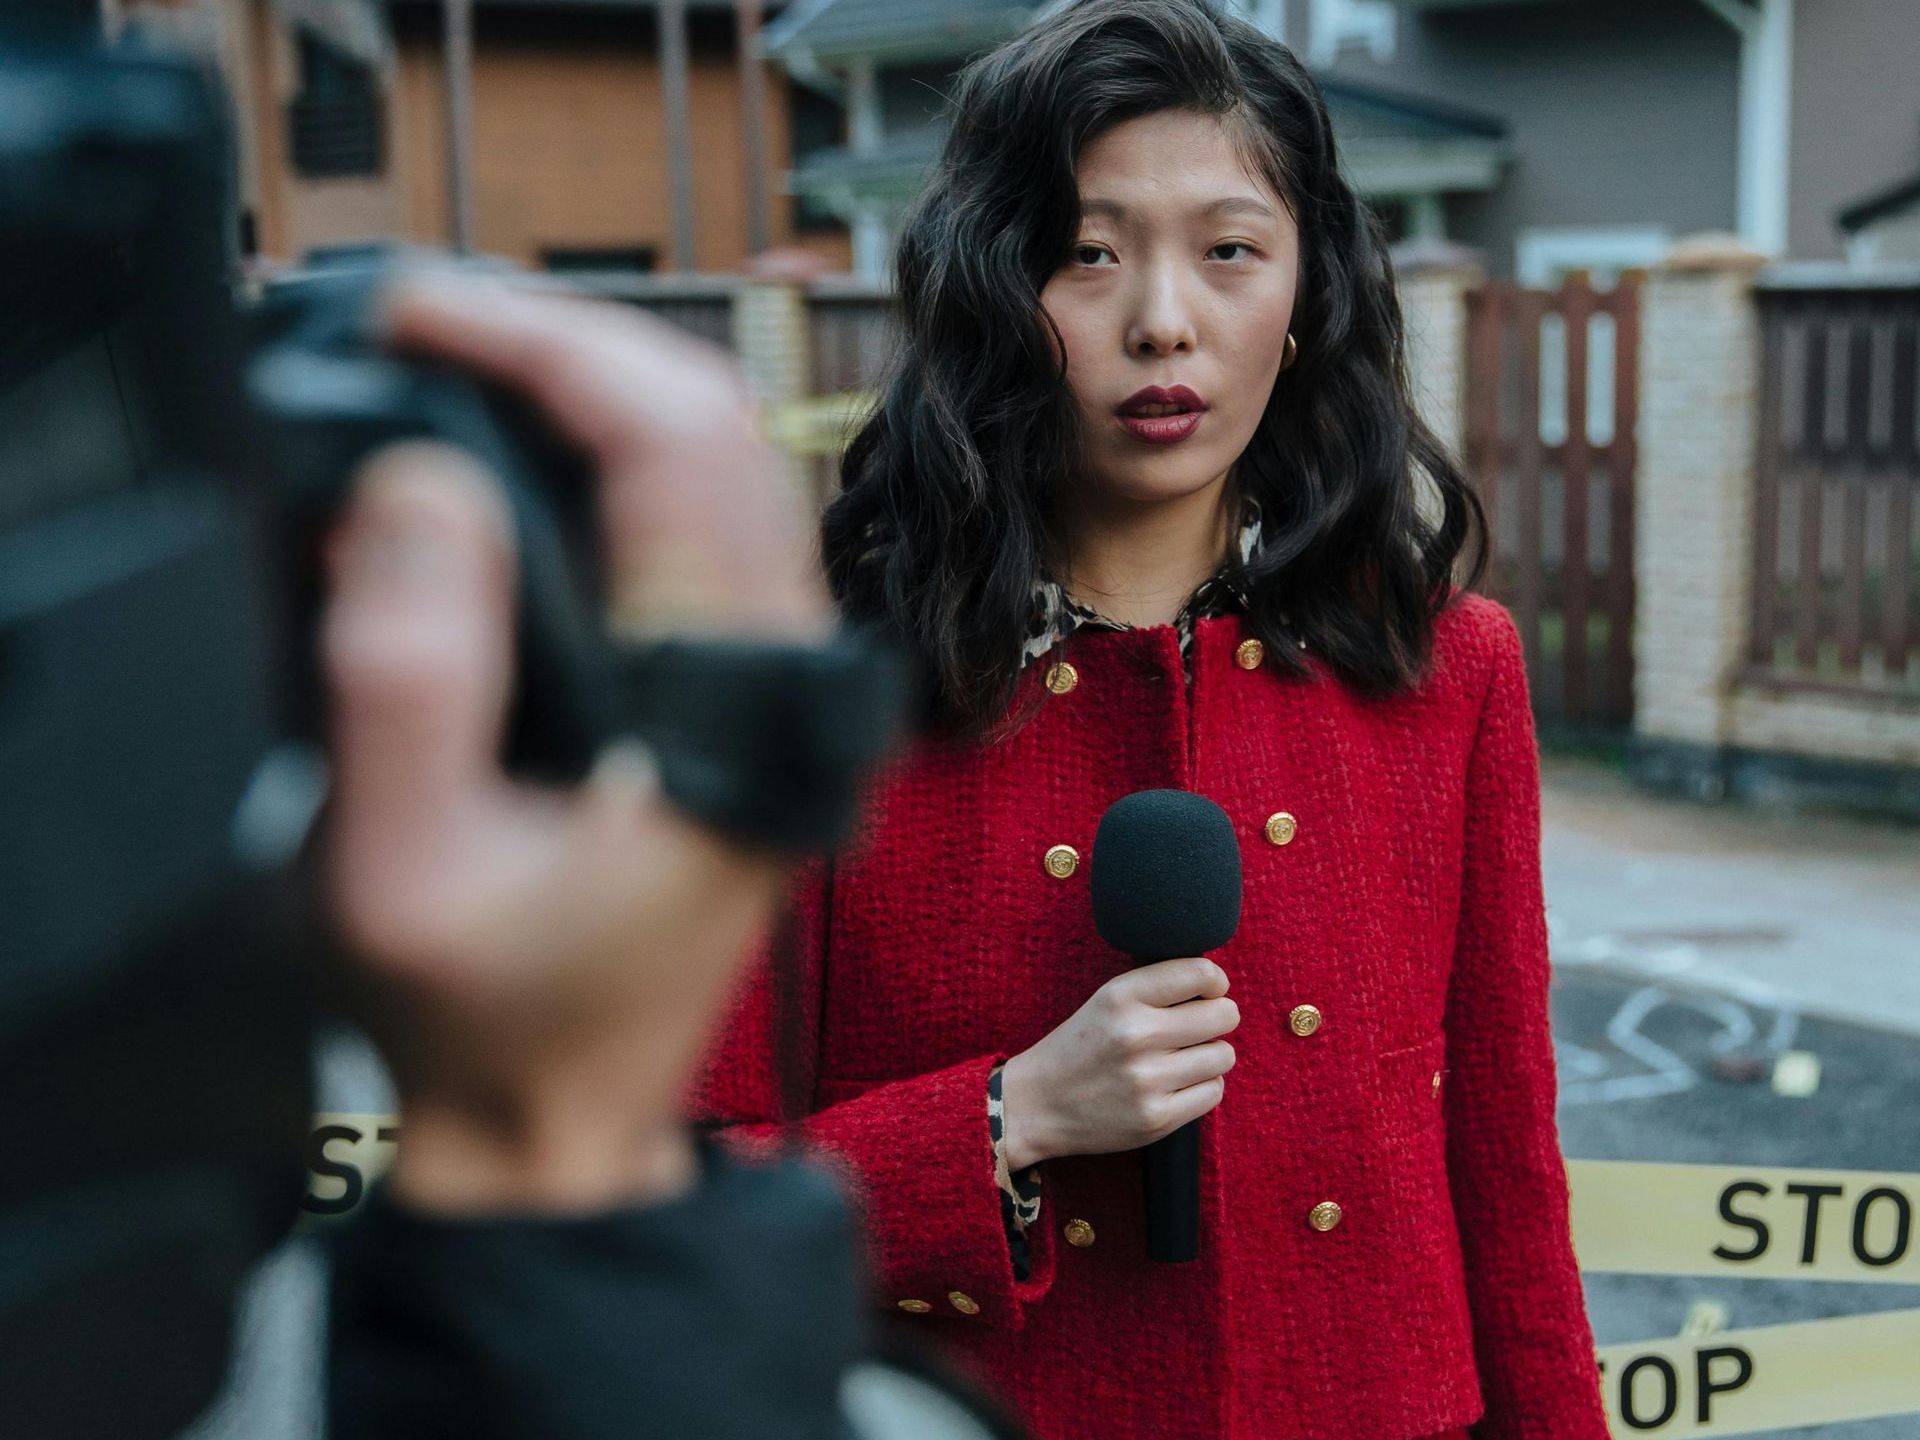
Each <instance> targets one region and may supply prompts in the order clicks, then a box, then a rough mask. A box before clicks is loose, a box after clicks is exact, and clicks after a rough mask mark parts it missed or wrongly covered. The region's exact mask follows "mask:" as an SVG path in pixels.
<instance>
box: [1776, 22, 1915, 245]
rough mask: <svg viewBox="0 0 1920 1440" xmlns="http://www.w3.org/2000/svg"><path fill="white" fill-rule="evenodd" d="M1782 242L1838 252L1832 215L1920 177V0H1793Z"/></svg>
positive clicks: (1840, 242) (1840, 241)
mask: <svg viewBox="0 0 1920 1440" xmlns="http://www.w3.org/2000/svg"><path fill="white" fill-rule="evenodd" d="M1793 50H1794V55H1793V82H1792V83H1793V138H1792V147H1793V149H1792V158H1791V160H1790V161H1789V167H1788V176H1787V183H1788V196H1789V208H1788V215H1787V228H1788V237H1789V242H1790V245H1791V249H1792V252H1793V254H1794V255H1795V256H1796V257H1799V258H1806V259H1826V258H1832V257H1837V256H1839V255H1840V254H1842V253H1843V250H1844V240H1843V237H1842V236H1841V234H1840V232H1839V230H1838V228H1837V227H1836V226H1835V225H1834V223H1833V217H1834V212H1835V211H1836V210H1840V209H1843V208H1845V207H1846V206H1848V205H1850V204H1852V203H1853V202H1854V201H1856V200H1859V199H1862V198H1864V197H1865V196H1867V195H1870V194H1873V193H1874V192H1875V191H1879V190H1885V189H1888V188H1889V187H1891V186H1893V185H1895V184H1897V183H1898V182H1900V181H1901V180H1905V179H1908V178H1910V177H1911V176H1913V175H1914V174H1915V173H1920V0H1799V3H1798V5H1797V6H1796V7H1795V13H1794V46H1793Z"/></svg>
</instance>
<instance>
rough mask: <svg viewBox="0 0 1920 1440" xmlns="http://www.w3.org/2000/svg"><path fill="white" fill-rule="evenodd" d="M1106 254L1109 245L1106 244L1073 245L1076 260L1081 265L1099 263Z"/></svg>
mask: <svg viewBox="0 0 1920 1440" xmlns="http://www.w3.org/2000/svg"><path fill="white" fill-rule="evenodd" d="M1106 254H1107V247H1106V246H1104V245H1076V246H1074V247H1073V258H1074V261H1075V263H1077V264H1080V265H1098V264H1099V263H1100V261H1101V258H1102V257H1103V256H1105V255H1106Z"/></svg>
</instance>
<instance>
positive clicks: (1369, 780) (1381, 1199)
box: [694, 595, 1607, 1440]
mask: <svg viewBox="0 0 1920 1440" xmlns="http://www.w3.org/2000/svg"><path fill="white" fill-rule="evenodd" d="M1247 642H1248V634H1247V631H1246V629H1245V625H1244V621H1243V620H1242V619H1241V618H1240V617H1239V616H1237V615H1234V616H1222V617H1217V618H1212V619H1204V620H1201V621H1199V622H1198V625H1197V630H1196V634H1195V636H1194V640H1193V650H1194V653H1193V678H1192V682H1191V685H1190V686H1189V684H1188V683H1187V681H1186V679H1185V676H1184V673H1183V667H1182V661H1181V656H1180V653H1179V648H1178V644H1177V640H1176V637H1175V633H1174V631H1173V629H1172V627H1169V626H1155V627H1147V628H1143V629H1139V630H1133V631H1126V632H1114V633H1101V632H1081V633H1079V634H1076V635H1075V636H1074V637H1073V638H1072V639H1071V640H1070V641H1069V642H1068V653H1067V659H1068V660H1069V662H1070V663H1071V664H1072V666H1073V667H1074V671H1075V674H1076V676H1077V679H1076V681H1075V683H1073V684H1072V686H1071V688H1070V689H1068V688H1066V682H1065V677H1064V676H1062V675H1055V676H1054V677H1053V679H1054V685H1053V686H1050V687H1048V688H1049V690H1053V689H1056V688H1057V689H1065V691H1066V693H1049V694H1048V695H1047V698H1046V700H1045V702H1044V705H1043V707H1042V708H1041V710H1040V711H1039V713H1038V715H1037V717H1036V718H1035V719H1034V720H1032V721H1031V722H1030V723H1029V724H1028V725H1027V726H1026V727H1025V728H1024V729H1022V730H1020V731H1018V732H1017V733H1015V734H1014V735H1013V736H1012V737H1011V738H1008V739H1006V740H1003V741H1000V742H998V743H996V744H994V745H991V746H980V745H962V744H952V743H947V742H935V741H924V742H921V743H920V744H919V745H918V746H916V747H915V748H914V749H913V750H911V751H910V752H909V753H908V754H906V755H905V756H904V757H903V758H901V759H900V760H899V761H897V762H896V763H895V764H893V765H892V766H891V767H890V768H889V769H888V770H887V771H886V772H885V773H884V774H883V775H882V776H881V777H879V780H878V782H877V784H876V786H875V789H874V796H873V804H872V807H871V810H870V819H869V825H868V828H867V831H866V833H865V834H864V835H863V836H862V838H861V839H860V840H859V841H858V842H857V843H856V844H855V846H853V847H851V848H850V849H849V851H848V852H847V853H845V854H843V855H842V857H841V858H840V860H839V862H838V863H837V864H836V866H835V867H834V870H833V872H832V874H831V877H830V878H828V877H827V876H826V875H825V874H824V873H823V872H822V871H821V870H819V869H815V870H813V871H810V872H808V873H807V874H806V875H805V876H804V877H803V878H802V880H801V881H800V883H799V884H798V886H797V887H796V891H795V898H796V905H797V913H798V934H799V947H798V948H799V951H800V954H801V962H802V963H801V973H800V974H799V976H798V977H797V990H798V996H799V1003H800V1010H801V1013H802V1014H803V1016H804V1017H805V1019H806V1021H807V1023H808V1024H809V1025H810V1026H811V1034H810V1036H808V1037H807V1043H808V1044H810V1046H811V1048H812V1050H813V1055H814V1058H815V1063H816V1067H817V1079H816V1088H815V1094H814V1098H813V1113H812V1115H811V1117H810V1118H809V1119H808V1120H807V1122H806V1130H807V1132H808V1134H809V1137H810V1138H811V1140H812V1141H813V1142H815V1143H817V1145H818V1146H819V1147H820V1148H821V1149H822V1150H823V1151H824V1152H825V1153H826V1154H827V1155H828V1156H829V1157H830V1158H833V1159H836V1160H837V1161H839V1162H841V1163H842V1164H843V1165H844V1167H845V1169H846V1171H847V1172H848V1174H849V1175H850V1177H851V1180H852V1183H853V1185H854V1188H855V1189H856V1191H857V1193H858V1194H859V1196H860V1197H861V1198H862V1200H863V1202H864V1206H865V1210H866V1219H867V1223H868V1232H869V1235H870V1237H871V1244H872V1250H873V1262H874V1271H875V1277H876V1281H877V1284H878V1286H879V1290H880V1297H879V1298H880V1299H881V1301H882V1303H884V1304H887V1305H889V1306H896V1305H897V1306H898V1307H900V1308H901V1309H902V1310H905V1311H906V1312H907V1313H908V1314H909V1315H912V1316H914V1317H916V1319H915V1323H919V1324H923V1325H925V1326H926V1327H928V1329H929V1330H931V1331H934V1332H937V1333H938V1334H939V1335H940V1336H941V1337H942V1338H943V1339H945V1340H947V1341H949V1342H950V1344H951V1347H952V1351H953V1353H954V1354H955V1355H956V1357H957V1358H958V1359H960V1360H961V1361H962V1363H964V1364H967V1365H968V1366H970V1367H971V1368H972V1369H973V1370H974V1371H975V1372H976V1373H977V1374H978V1375H979V1376H980V1377H981V1378H982V1379H983V1380H985V1381H986V1382H987V1383H988V1384H989V1385H991V1386H992V1387H994V1388H995V1389H997V1390H998V1391H999V1392H1000V1393H1001V1394H1002V1395H1003V1396H1005V1397H1007V1398H1008V1399H1009V1400H1010V1401H1011V1402H1012V1403H1013V1405H1014V1406H1015V1408H1016V1409H1017V1410H1018V1411H1019V1412H1020V1413H1021V1414H1022V1415H1023V1416H1024V1417H1025V1418H1026V1420H1027V1421H1028V1423H1029V1424H1030V1425H1031V1426H1032V1427H1033V1428H1034V1430H1035V1432H1036V1433H1037V1434H1038V1435H1039V1436H1041V1437H1043V1440H1175V1437H1183V1440H1184V1437H1196V1440H1198V1437H1206V1440H1216V1437H1219V1440H1229V1437H1230V1440H1410V1437H1421V1436H1431V1435H1438V1434H1441V1433H1442V1432H1450V1431H1458V1430H1459V1429H1461V1428H1463V1427H1466V1426H1468V1425H1471V1426H1472V1427H1473V1429H1472V1433H1473V1434H1474V1436H1476V1437H1480V1440H1496V1437H1497V1440H1509V1437H1511V1440H1522V1437H1524V1440H1604V1437H1605V1436H1606V1433H1607V1431H1606V1424H1605V1421H1604V1419H1603V1417H1602V1411H1601V1404H1600V1398H1599V1383H1598V1377H1597V1371H1596V1367H1595V1362H1594V1350H1593V1339H1592V1335H1591V1332H1590V1330H1589V1327H1588V1323H1587V1318H1586V1313H1585V1309H1584V1303H1583V1298H1582V1292H1581V1287H1580V1279H1579V1275H1578V1274H1577V1272H1576V1269H1575V1265H1574V1258H1573V1252H1572V1247H1571V1244H1570V1240H1569V1235H1568V1225H1567V1189H1566V1178H1565V1170H1564V1167H1563V1164H1562V1161H1561V1156H1560V1148H1559V1143H1558V1137H1557V1135H1556V1132H1555V1127H1554V1087H1555V1081H1554V1069H1553V1052H1552V1047H1551V1042H1550V1039H1549V1035H1548V1024H1547V983H1548V970H1547V949H1546V931H1545V916H1544V909H1543V903H1542V897H1541V885H1540V853H1539V840H1540V836H1539V771H1538V758H1537V754H1536V750H1535V741H1534V733H1533V726H1532V718H1531V714H1530V711H1529V708H1528V701H1527V688H1526V673H1525V670H1524V668H1523V665H1522V657H1521V650H1520V645H1519V640H1518V636H1517V634H1516V631H1515V629H1514V626H1513V623H1512V620H1511V618H1510V617H1509V616H1508V614H1507V612H1506V611H1505V610H1504V609H1502V608H1501V607H1500V606H1499V605H1497V604H1495V603H1493V602H1492V601H1489V600H1486V599H1484V598H1481V597H1478V596H1472V595H1463V596H1460V597H1458V598H1457V599H1456V600H1455V602H1454V603H1453V604H1452V605H1451V606H1450V607H1449V608H1448V609H1447V611H1446V612H1445V613H1444V614H1443V615H1442V616H1441V618H1440V620H1439V622H1438V631H1437V636H1436V646H1435V659H1434V664H1433V667H1432V670H1431V672H1430V674H1429V677H1428V678H1427V680H1426V681H1425V682H1423V683H1422V685H1421V686H1420V687H1419V688H1417V689H1416V690H1414V691H1412V692H1409V693H1407V694H1404V695H1401V696H1397V697H1394V698H1391V699H1386V700H1368V699H1364V698H1361V697H1358V696H1356V695H1355V694H1354V693H1353V692H1351V691H1350V690H1349V689H1348V688H1347V687H1345V686H1344V685H1342V684H1340V683H1339V682H1338V681H1337V680H1336V679H1334V678H1333V676H1332V675H1331V673H1330V672H1329V671H1327V670H1325V669H1324V668H1322V667H1321V666H1319V665H1318V663H1317V662H1315V663H1314V671H1313V674H1312V676H1311V677H1310V678H1308V679H1305V680H1287V679H1284V678H1282V677H1281V676H1280V675H1279V673H1278V672H1277V671H1276V670H1275V669H1274V668H1273V667H1271V666H1269V665H1265V664H1263V663H1262V660H1261V655H1260V653H1259V646H1258V642H1254V643H1253V644H1252V645H1249V644H1248V643H1247ZM1046 670H1047V667H1046V666H1045V665H1035V666H1032V667H1029V670H1028V672H1027V675H1026V681H1027V683H1031V684H1033V685H1036V686H1037V685H1041V684H1042V683H1043V682H1044V680H1045V678H1046V674H1045V672H1046ZM1162 786H1173V787H1180V788H1184V789H1189V790H1195V791H1198V792H1199V793H1201V794H1203V795H1206V796H1208V797H1209V798H1211V799H1213V800H1215V801H1217V802H1218V803H1219V804H1220V805H1221V806H1223V807H1224V808H1225V809H1226V811H1227V813H1228V814H1229V815H1230V816H1231V817H1232V819H1233V821H1234V823H1235V826H1236V828H1237V829H1238V830H1239V832H1240V837H1241V855H1242V864H1243V871H1244V876H1245V901H1244V905H1243V909H1242V918H1241V923H1240V931H1239V934H1238V935H1237V936H1236V937H1235V939H1234V940H1233V942H1232V943H1231V944H1230V945H1228V946H1227V947H1226V948H1225V949H1223V950H1220V951H1217V952H1215V958H1216V959H1217V960H1218V961H1219V962H1220V963H1221V965H1222V966H1224V967H1225V969H1226V971H1227V973H1228V975H1229V976H1230V977H1231V979H1232V984H1233V995H1234V998H1235V999H1236V1000H1237V1001H1238V1002H1239V1006H1240V1013H1241V1017H1242V1018H1241V1024H1240V1029H1239V1030H1238V1032H1237V1033H1236V1034H1235V1035H1234V1036H1233V1037H1232V1039H1233V1042H1234V1045H1235V1048H1236V1050H1237V1052H1238V1056H1239V1060H1238V1064H1237V1065H1236V1067H1235V1069H1234V1071H1233V1073H1232V1074H1231V1075H1230V1076H1229V1077H1228V1080H1227V1088H1226V1098H1225V1100H1224V1102H1223V1103H1222V1104H1221V1106H1220V1107H1219V1109H1218V1110H1216V1111H1215V1112H1214V1113H1213V1114H1212V1115H1210V1116H1209V1117H1208V1118H1207V1119H1206V1120H1205V1121H1204V1122H1203V1127H1204V1138H1203V1144H1202V1167H1203V1170H1202V1192H1203V1194H1202V1215H1203V1225H1204V1227H1205V1228H1204V1233H1203V1241H1202V1256H1201V1258H1200V1259H1199V1260H1198V1261H1197V1262H1195V1263H1192V1264H1187V1265H1157V1264H1154V1263H1152V1262H1150V1261H1148V1260H1147V1259H1146V1256H1145V1243H1144V1237H1143V1224H1142V1213H1141V1200H1140V1178H1139V1175H1140V1172H1139V1160H1138V1157H1137V1156H1136V1155H1133V1154H1124V1155H1096V1156H1077V1157H1071V1158H1064V1159H1057V1160H1052V1161H1048V1162H1047V1163H1046V1164H1045V1165H1043V1166H1042V1167H1041V1171H1042V1174H1043V1176H1044V1182H1043V1195H1044V1206H1043V1210H1042V1214H1041V1220H1040V1222H1039V1223H1038V1224H1037V1225H1036V1226H1035V1228H1034V1231H1033V1233H1032V1235H1031V1237H1030V1238H1031V1253H1030V1263H1031V1274H1030V1277H1029V1278H1028V1279H1027V1280H1025V1281H1018V1280H1016V1279H1015V1276H1014V1274H1013V1270H1012V1266H1011V1261H1010V1258H1009V1253H1008V1248H1007V1240H1006V1235H1005V1232H1004V1230H1003V1228H1002V1222H1001V1211H1000V1205H999V1195H998V1191H997V1190H996V1188H995V1183H994V1169H993V1157H992V1153H991V1147H990V1142H989V1139H988V1133H987V1119H986V1113H985V1100H984V1097H985V1092H986V1085H987V1076H988V1073H989V1071H990V1070H991V1069H992V1067H993V1066H994V1065H996V1064H997V1063H999V1062H1000V1061H1002V1060H1004V1059H1005V1058H1006V1057H1008V1056H1010V1055H1012V1054H1015V1053H1017V1052H1019V1051H1020V1050H1023V1049H1025V1048H1026V1047H1027V1046H1029V1045H1031V1044H1033V1043H1034V1042H1035V1041H1036V1040H1038V1039H1040V1038H1041V1037H1042V1036H1043V1035H1045V1034H1046V1033H1047V1032H1048V1031H1049V1030H1050V1029H1052V1028H1053V1027H1054V1026H1055V1025H1057V1024H1058V1023H1059V1022H1060V1021H1061V1020H1063V1019H1064V1018H1066V1016H1068V1015H1069V1014H1071V1013H1072V1012H1073V1011H1074V1010H1075V1009H1077V1008H1078V1007H1079V1005H1080V1004H1081V1003H1082V1002H1083V1001H1084V1000H1085V999H1086V998H1087V997H1088V996H1089V995H1090V994H1092V993H1093V991H1094V990H1095V989H1097V988H1098V987H1099V986H1100V985H1101V984H1102V983H1103V982H1104V981H1106V980H1107V979H1109V978H1110V977H1111V976H1113V975H1114V974H1116V973H1117V972H1118V971H1119V970H1120V969H1121V968H1123V967H1124V966H1125V965H1126V964H1127V963H1128V962H1127V961H1126V959H1125V958H1124V957H1122V956H1121V955H1119V954H1118V953H1117V952H1115V951H1114V950H1112V949H1111V948H1109V947H1108V946H1107V945H1106V944H1105V943H1104V942H1103V941H1102V940H1101V939H1100V938H1099V936H1098V935H1097V934H1096V933H1095V931H1094V928H1093V922H1092V917H1091V912H1090V908H1089V903H1088V897H1087V866H1086V863H1085V857H1086V856H1087V855H1088V854H1089V853H1090V851H1091V848H1092V841H1093V834H1094V829H1095V826H1096V825H1097V824H1098V822H1099V819H1100V816H1101V813H1102V812H1103V811H1104V810H1105V809H1106V807H1107V806H1108V805H1109V804H1111V803H1112V802H1113V801H1115V800H1117V799H1119V798H1120V797H1121V796H1122V795H1125V794H1128V793H1129V792H1131V791H1134V790H1142V789H1148V788H1152V787H1162ZM1060 846H1069V847H1072V850H1073V851H1074V852H1077V855H1078V856H1079V857H1081V858H1080V862H1079V863H1078V864H1077V865H1076V864H1072V863H1071V862H1070V857H1068V856H1067V855H1066V852H1064V851H1061V850H1059V849H1057V848H1056V847H1060ZM1050 852H1051V854H1052V856H1053V860H1052V863H1051V864H1050V863H1049V854H1050ZM772 1014H773V1001H772V987H771V984H770V980H769V975H768V973H767V968H766V966H765V965H764V964H762V965H759V966H756V967H755V968H754V970H753V972H752V973H751V974H750V977H749V979H748V982H747V983H746V985H745V986H744V990H743V994H742V995H741V997H740V1001H739V1005H738V1009H737V1011H736V1012H735V1013H734V1014H733V1016H732V1017H731V1018H730V1020H729V1021H728V1022H727V1023H726V1024H725V1026H724V1027H723V1029H722V1032H721V1034H720V1035H719V1037H718V1038H717V1040H716V1043H715V1046H714V1049H713V1053H712V1055H711V1057H710V1059H709V1062H708V1065H707V1068H706V1072H705V1074H704V1076H703V1078H702V1079H701V1080H700V1082H699V1083H698V1085H697V1087H696V1091H695V1095H694V1106H695V1109H696V1111H698V1112H700V1113H703V1114H705V1115H707V1116H709V1117H715V1118H719V1119H722V1120H724V1121H727V1122H736V1123H738V1124H739V1125H740V1126H741V1127H742V1128H741V1130H740V1131H739V1132H738V1133H739V1134H740V1135H741V1136H742V1138H743V1139H750V1137H751V1136H753V1135H754V1134H756V1133H764V1132H765V1125H764V1122H766V1121H768V1120H769V1119H770V1118H771V1117H773V1116H774V1115H775V1114H777V1111H778V1104H777V1097H778V1094H779V1090H778V1081H777V1076H776V1067H775V1064H774V1044H773V1040H772V1037H771V1025H772Z"/></svg>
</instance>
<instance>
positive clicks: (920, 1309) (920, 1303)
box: [900, 1300, 933, 1315]
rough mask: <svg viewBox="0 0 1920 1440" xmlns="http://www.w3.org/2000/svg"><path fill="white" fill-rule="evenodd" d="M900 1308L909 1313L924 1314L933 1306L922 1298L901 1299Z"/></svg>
mask: <svg viewBox="0 0 1920 1440" xmlns="http://www.w3.org/2000/svg"><path fill="white" fill-rule="evenodd" d="M900 1308H901V1309H902V1310H904V1311H906V1312H907V1313H908V1314H909V1315H924V1314H926V1313H927V1312H928V1311H929V1310H931V1309H933V1306H931V1305H929V1304H928V1303H927V1302H926V1301H924V1300H902V1301H901V1302H900Z"/></svg>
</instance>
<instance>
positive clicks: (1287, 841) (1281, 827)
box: [1267, 810, 1300, 845]
mask: <svg viewBox="0 0 1920 1440" xmlns="http://www.w3.org/2000/svg"><path fill="white" fill-rule="evenodd" d="M1299 833H1300V822H1299V821H1298V820H1296V819H1294V818H1293V816H1291V815H1289V814H1288V813H1287V812H1286V811H1284V810H1279V811H1275V812H1274V813H1273V814H1271V815H1269V816H1268V817H1267V839H1268V840H1270V841H1272V842H1273V843H1274V844H1275V845H1291V844H1292V843H1293V837H1294V836H1295V835H1298V834H1299Z"/></svg>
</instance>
